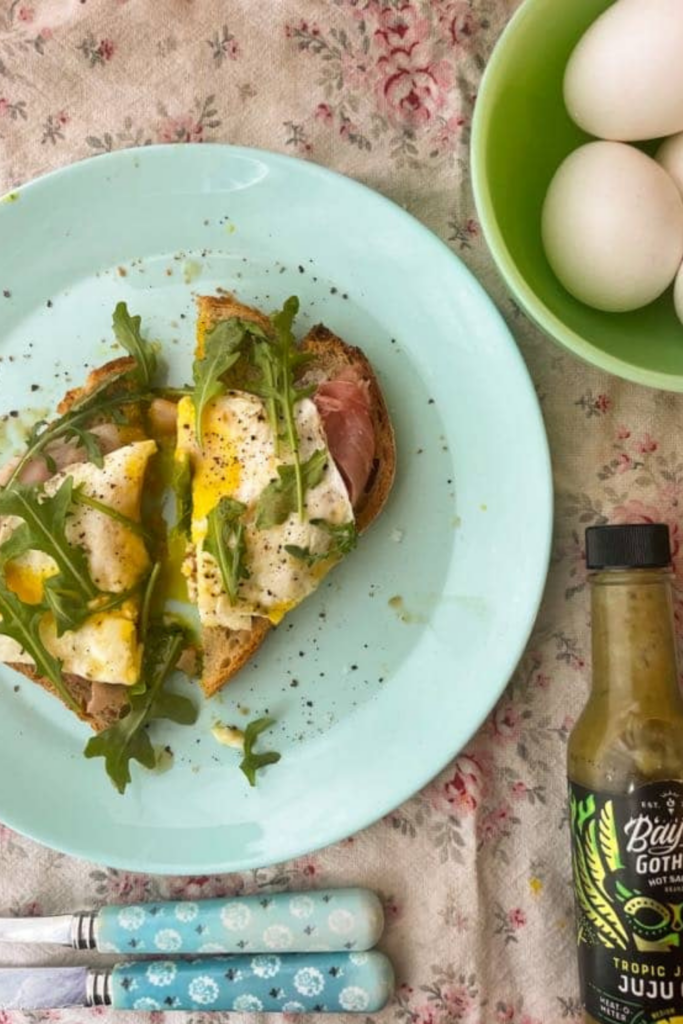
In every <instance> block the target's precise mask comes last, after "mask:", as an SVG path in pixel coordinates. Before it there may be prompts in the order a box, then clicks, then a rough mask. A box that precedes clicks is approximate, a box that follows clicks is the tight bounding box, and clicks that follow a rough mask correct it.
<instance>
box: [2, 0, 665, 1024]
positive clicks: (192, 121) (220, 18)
mask: <svg viewBox="0 0 683 1024" xmlns="http://www.w3.org/2000/svg"><path fill="white" fill-rule="evenodd" d="M516 5H517V0H308V2H307V3H305V4H302V3H297V2H296V0H265V2H264V3H262V4H261V5H260V6H259V8H258V10H259V13H258V16H256V14H255V7H254V4H253V3H252V0H235V2H234V3H231V4H229V5H225V4H220V3H218V0H205V2H202V3H194V4H190V3H180V2H179V0H158V2H156V0H155V2H154V3H153V2H152V0H136V2H133V0H87V2H83V3H79V2H77V0H73V2H71V3H66V2H63V0H6V2H5V3H4V4H0V192H5V191H8V190H10V189H11V188H12V187H13V186H15V185H16V184H18V183H20V182H22V181H25V180H28V179H29V178H32V177H34V176H36V175H37V174H40V173H43V172H46V171H48V170H50V169H52V168H54V167H57V166H59V165H61V164H65V163H68V162H70V161H73V160H78V159H82V158H84V157H86V156H89V155H92V154H93V153H100V152H106V151H108V150H112V149H116V148H121V147H129V146H142V145H149V144H151V143H154V142H169V143H210V142H213V141H222V142H232V143H236V144H242V145H255V146H262V147H264V148H267V149H275V150H279V151H281V152H285V153H290V154H292V155H296V156H299V157H302V158H304V159H308V160H315V161H319V162H321V163H324V164H327V165H329V166H331V167H333V168H335V169H336V170H339V171H342V172H344V173H347V174H350V175H352V176H354V177H357V178H359V179H360V180H363V181H365V182H367V183H369V184H371V185H373V186H374V187H376V188H378V189H379V190H380V191H383V192H385V193H387V194H388V195H391V196H392V198H394V199H396V200H397V201H398V202H400V203H401V204H403V205H404V206H406V207H408V208H409V209H410V210H411V211H412V212H413V213H415V214H416V215H417V216H418V217H420V218H422V219H424V221H425V222H426V223H427V224H428V225H429V226H430V227H431V228H432V229H433V230H435V231H436V232H437V233H438V234H439V235H440V236H441V238H442V239H443V240H444V241H445V242H447V243H448V244H449V245H450V246H451V247H452V249H453V250H454V251H455V252H457V253H458V254H459V255H460V256H461V257H462V258H463V259H464V260H465V261H467V263H468V264H469V265H470V266H471V267H472V269H473V270H474V271H475V272H476V273H477V274H478V276H479V277H480V279H481V280H482V282H483V283H484V285H485V286H486V288H487V289H488V291H489V293H490V294H491V295H492V297H493V298H494V300H495V301H496V302H497V303H498V305H499V307H500V309H501V311H502V313H503V315H504V316H505V317H506V318H507V320H508V321H509V324H510V326H511V329H512V330H513V332H514V333H515V336H516V337H517V340H518V342H519V344H520V347H521V348H522V351H523V354H524V356H525V359H526V361H527V364H528V366H529V368H530V371H531V373H532V376H533V378H534V382H535V384H536V387H537V390H538V394H539V396H540V399H541V403H542V407H543V410H544V414H545V417H546V421H547V424H548V429H549V435H550V439H551V443H552V446H553V457H554V465H555V471H556V532H555V546H554V551H553V562H552V569H551V574H550V579H549V583H548V588H547V592H546V595H545V599H544V603H543V606H542V609H541V612H540V615H539V620H538V623H537V626H536V630H535V633H534V637H533V639H532V642H531V644H530V645H529V647H528V649H527V651H526V653H525V654H524V656H523V658H522V660H521V662H520V665H519V666H518V668H517V671H516V673H515V675H514V677H513V679H512V681H511V683H510V686H509V687H508V689H507V691H506V693H505V694H504V696H503V697H502V699H501V700H500V702H499V703H498V706H497V707H496V708H495V709H493V710H492V712H491V714H490V716H489V718H488V720H487V721H486V722H485V723H484V725H483V726H482V728H481V729H480V731H479V732H478V734H477V735H476V736H475V737H474V738H473V739H472V741H471V742H470V743H469V744H468V745H467V747H466V748H465V749H464V750H463V751H461V752H460V753H459V755H458V756H457V757H456V758H455V759H454V760H453V762H452V763H451V765H449V766H448V767H447V768H446V769H445V770H444V771H443V772H442V773H441V775H440V776H439V777H438V778H437V779H435V780H434V781H433V782H432V783H431V784H430V785H429V786H427V787H426V789H425V790H424V791H423V792H422V793H420V794H418V795H417V796H415V797H414V798H413V799H412V800H410V801H408V802H407V803H406V804H404V805H403V806H402V807H399V808H396V809H395V810H394V811H393V812H391V813H390V814H388V815H386V816H385V817H384V819H383V820H382V821H380V822H379V823H378V824H376V825H375V826H374V827H373V828H372V829H369V830H367V831H366V832H364V833H362V834H360V835H358V836H355V837H353V838H352V839H350V840H347V841H346V842H344V843H341V844H338V845H337V846H335V847H332V848H330V849H328V850H325V851H322V852H320V853H316V854H313V855H311V856H309V857H304V858H300V859H299V860H297V861H295V862H293V863H290V864H284V865H280V866H277V867H273V868H267V869H262V870H259V871H253V872H245V873H241V874H235V875H229V876H228V875H222V876H195V877H191V878H159V877H153V876H145V875H139V874H131V873H128V872H120V871H113V870H109V869H107V868H104V867H102V866H99V865H84V864H82V863H80V862H78V861H74V860H71V859H70V858H68V857H64V856H61V855H60V854H56V853H53V852H51V851H49V850H46V849H43V848H41V847H39V846H37V845H35V844H34V843H32V842H30V841H29V840H27V839H24V838H22V837H20V836H18V835H16V834H15V833H13V832H12V831H11V830H9V829H7V828H5V827H4V826H0V864H1V866H2V872H0V893H1V894H2V907H0V912H2V913H18V914H28V913H38V912H40V913H45V914H49V913H60V912H64V911H65V910H67V909H70V908H72V907H74V908H75V907H86V906H98V905H100V904H102V903H105V902H122V903H132V902H136V901H141V900H147V899H150V898H153V897H154V898H156V897H167V898H190V899H201V898H206V897H212V896H222V895H239V894H240V893H246V892H264V893H265V892H268V891H271V890H274V889H281V888H291V889H306V888H312V887H314V886H320V885H326V884H345V883H359V884H366V885H369V886H371V887H374V888H375V889H376V890H377V891H378V892H379V893H380V894H381V896H382V899H383V900H384V904H385V909H386V918H387V928H386V933H385V937H384V939H383V946H384V948H385V949H386V950H387V951H388V952H389V954H390V955H392V956H393V958H394V960H395V963H396V965H397V969H398V982H399V987H398V991H397V996H396V999H395V1001H394V1003H393V1005H392V1006H391V1007H390V1008H389V1009H388V1010H387V1011H386V1013H385V1014H383V1015H382V1017H381V1018H379V1017H378V1018H377V1022H378V1024H379V1020H380V1019H381V1020H382V1021H383V1022H386V1021H395V1022H399V1024H455V1022H461V1021H462V1022H465V1024H496V1022H507V1024H559V1022H560V1021H565V1020H574V1021H577V1022H578V1021H579V1020H580V1019H581V1018H580V1007H579V1003H578V993H577V982H576V973H575V966H574V956H573V948H572V941H571V929H572V913H573V910H572V904H571V892H570V885H569V879H570V871H569V853H568V841H567V836H566V821H565V781H564V761H565V755H566V743H567V737H568V734H569V732H570V730H571V728H572V726H573V722H574V721H575V719H576V717H577V715H578V713H579V711H580V708H581V706H582V703H583V701H584V700H585V696H586V693H587V687H588V671H589V653H588V652H589V637H588V630H587V618H588V615H587V613H588V609H587V593H586V574H585V567H584V551H583V545H584V541H583V531H584V529H585V527H586V526H588V525H591V524H594V523H600V522H605V521H607V520H610V521H618V522H621V521H623V522H626V521H636V522H648V521H655V520H663V521H665V522H667V523H669V525H670V527H671V531H672V537H673V540H674V548H675V559H676V567H677V569H678V571H679V573H680V572H681V571H683V546H682V544H681V526H680V524H681V520H682V519H683V516H682V514H681V509H682V508H683V505H682V502H683V456H680V454H679V448H680V445H679V443H678V442H679V423H680V421H681V415H680V413H681V409H680V405H681V400H680V399H679V398H677V397H675V396H671V395H666V394H663V393H656V392H650V391H646V390H641V389H638V388H636V387H634V386H631V385H628V384H625V383H623V382H619V381H616V380H613V379H610V378H608V377H606V376H605V375H603V374H600V373H598V372H597V371H594V370H592V369H590V368H589V367H587V366H584V365H583V364H580V363H578V362H575V361H573V360H572V359H571V358H570V357H569V356H567V355H565V354H564V353H563V352H562V351H560V350H559V349H557V348H555V347H554V346H552V345H551V344H550V342H549V341H548V340H547V339H546V338H544V337H542V336H541V335H540V333H539V332H538V331H537V330H536V329H535V328H534V327H533V326H532V325H531V324H530V323H529V322H528V321H526V319H525V318H524V317H523V315H522V314H521V312H520V311H519V309H518V308H517V307H516V306H515V304H514V303H513V302H511V300H510V298H509V296H508V295H507V293H506V291H505V289H504V287H503V285H502V283H501V281H500V279H499V277H498V275H497V274H496V273H495V271H494V269H493V266H492V262H491V259H490V256H489V255H488V253H487V250H486V246H485V243H484V241H483V238H482V233H481V228H480V225H479V222H478V219H477V215H476V212H475V209H474V206H473V202H472V196H471V190H470V187H469V177H468V175H469V168H468V163H467V158H468V146H469V133H470V126H471V120H472V112H473V107H474V103H475V100H476V95H477V91H478V88H479V82H480V78H481V73H482V69H483V67H484V66H485V63H486V61H487V59H488V57H489V55H490V52H491V50H492V47H493V45H494V43H495V40H496V39H497V37H498V35H499V34H500V32H501V31H502V29H503V27H504V25H505V23H506V21H507V19H508V17H509V16H510V14H511V13H512V12H513V10H514V8H515V7H516ZM507 443H511V442H509V441H506V440H503V439H502V440H501V452H500V457H501V459H504V458H505V445H506V444H507ZM676 615H677V622H678V624H679V629H680V633H681V638H682V642H683V599H679V600H678V601H677V607H676ZM471 685H472V686H476V685H477V681H476V680H472V682H471ZM549 948H552V950H553V955H552V956H548V949H549ZM12 955H13V954H12V951H11V950H8V952H7V957H6V959H7V960H9V958H10V957H11V956H12ZM10 1016H11V1017H12V1020H11V1021H10ZM98 1016H99V1017H100V1019H102V1018H106V1019H107V1020H111V1024H137V1019H136V1018H135V1017H134V1016H133V1015H131V1016H130V1017H128V1018H126V1016H125V1015H124V1016H116V1015H114V1014H112V1013H109V1012H108V1011H102V1013H100V1014H98ZM177 1016H178V1015H173V1016H171V1015H170V1014H169V1015H165V1014H164V1013H162V1012H158V1013H155V1014H153V1015H150V1020H151V1021H152V1024H175V1020H176V1018H177ZM41 1019H45V1020H47V1019H54V1020H57V1021H60V1022H62V1024H81V1021H82V1020H83V1014H82V1013H79V1012H75V1011H67V1010H62V1011H55V1012H54V1013H53V1014H50V1015H49V1016H48V1015H46V1014H44V1015H42V1016H41ZM178 1019H179V1020H180V1021H182V1020H183V1018H178ZM231 1019H234V1020H238V1019H239V1015H237V1014H233V1015H231ZM26 1020H27V1021H28V1017H27V1018H26ZM214 1020H215V1021H216V1022H217V1024H221V1022H222V1021H227V1016H225V1015H211V1020H209V1017H208V1015H195V1016H194V1017H193V1018H191V1019H189V1020H187V1022H186V1024H213V1021H214ZM244 1021H245V1024H246V1022H247V1018H246V1017H245V1018H244ZM0 1024H22V1022H21V1021H19V1018H18V1015H9V1014H4V1015H3V1014H2V1013H0Z"/></svg>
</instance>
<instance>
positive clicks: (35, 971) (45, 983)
mask: <svg viewBox="0 0 683 1024" xmlns="http://www.w3.org/2000/svg"><path fill="white" fill-rule="evenodd" d="M87 985H88V968H87V967H3V968H1V969H0V1009H2V1010H55V1009H62V1008H64V1007H67V1006H87V1005H88V999H87Z"/></svg>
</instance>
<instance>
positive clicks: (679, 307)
mask: <svg viewBox="0 0 683 1024" xmlns="http://www.w3.org/2000/svg"><path fill="white" fill-rule="evenodd" d="M674 306H675V307H676V314H677V316H678V319H679V320H680V321H681V323H683V265H682V266H681V268H680V270H679V271H678V273H677V274H676V283H675V284H674Z"/></svg>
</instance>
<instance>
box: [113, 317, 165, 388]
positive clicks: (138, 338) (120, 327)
mask: <svg viewBox="0 0 683 1024" xmlns="http://www.w3.org/2000/svg"><path fill="white" fill-rule="evenodd" d="M140 322H141V321H140V317H139V316H131V315H130V313H129V312H128V306H127V305H126V303H125V302H119V303H117V306H116V309H115V310H114V316H113V317H112V327H113V328H114V335H115V336H116V340H117V341H118V343H119V345H122V346H123V348H125V350H126V352H129V353H130V355H132V356H133V358H134V359H135V362H136V365H137V378H138V380H139V382H140V384H142V386H143V387H146V388H148V387H150V386H151V383H152V380H153V378H154V374H155V373H156V368H157V357H156V352H155V351H154V348H153V347H152V345H150V343H149V342H148V341H145V340H144V338H143V337H142V335H141V334H140Z"/></svg>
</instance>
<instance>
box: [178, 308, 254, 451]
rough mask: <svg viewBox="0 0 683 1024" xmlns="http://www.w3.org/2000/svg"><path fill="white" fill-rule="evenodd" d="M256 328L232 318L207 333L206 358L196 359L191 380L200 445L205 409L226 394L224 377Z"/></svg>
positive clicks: (196, 428) (220, 322) (219, 323)
mask: <svg viewBox="0 0 683 1024" xmlns="http://www.w3.org/2000/svg"><path fill="white" fill-rule="evenodd" d="M256 326H257V325H256V324H252V325H249V324H247V323H246V322H245V321H244V320H240V319H239V318H238V317H231V318H230V319H229V320H219V321H218V323H217V324H216V325H215V326H214V327H213V328H212V329H211V330H210V331H208V332H207V335H206V338H205V340H204V355H203V357H202V358H201V359H195V361H194V363H193V364H192V377H193V379H194V384H195V389H194V409H195V434H196V435H197V441H198V443H199V444H200V445H201V443H202V419H203V416H204V409H205V408H206V406H207V404H208V403H209V402H210V401H211V399H212V398H216V397H217V396H218V395H222V394H223V392H224V391H225V384H223V382H222V381H221V377H222V376H223V374H224V373H227V372H228V370H229V369H230V368H231V367H232V366H234V365H235V363H236V362H237V360H238V359H239V357H240V355H241V354H242V345H243V342H244V339H245V337H246V335H247V330H251V327H254V328H256Z"/></svg>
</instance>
